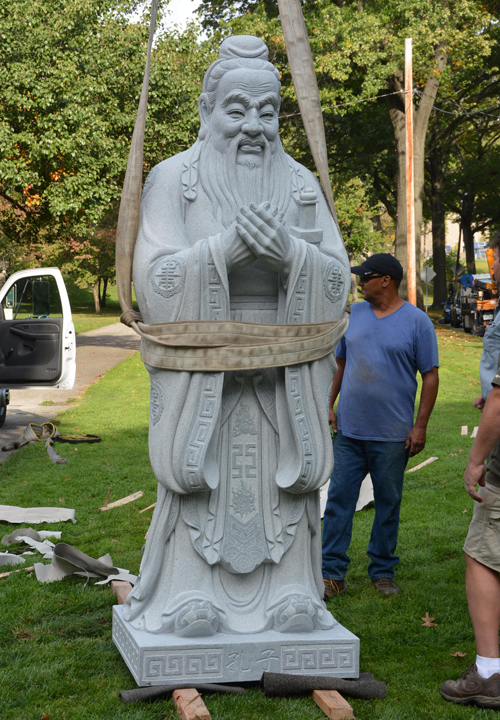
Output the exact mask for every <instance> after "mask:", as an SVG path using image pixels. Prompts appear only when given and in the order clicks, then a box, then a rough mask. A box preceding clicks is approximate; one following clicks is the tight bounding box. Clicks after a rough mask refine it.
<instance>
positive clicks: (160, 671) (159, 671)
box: [143, 648, 223, 680]
mask: <svg viewBox="0 0 500 720" xmlns="http://www.w3.org/2000/svg"><path fill="white" fill-rule="evenodd" d="M222 659H223V651H222V648H211V649H210V650H195V651H193V650H186V651H184V652H183V651H180V650H173V651H172V652H156V651H149V652H148V651H145V652H144V655H143V662H144V677H143V679H144V680H157V679H158V678H165V680H167V679H168V678H172V677H190V676H191V677H193V676H197V677H199V676H204V677H210V678H213V679H214V680H215V679H216V678H221V677H222Z"/></svg>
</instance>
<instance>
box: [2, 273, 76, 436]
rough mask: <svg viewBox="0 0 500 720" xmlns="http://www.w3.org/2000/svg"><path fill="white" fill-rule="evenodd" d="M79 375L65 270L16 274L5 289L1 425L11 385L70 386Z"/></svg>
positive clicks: (3, 296) (34, 386)
mask: <svg viewBox="0 0 500 720" xmlns="http://www.w3.org/2000/svg"><path fill="white" fill-rule="evenodd" d="M75 374H76V342H75V327H74V325H73V320H72V317H71V307H70V304H69V298H68V293H67V291H66V286H65V285H64V280H63V277H62V275H61V272H60V270H59V269H58V268H33V269H30V270H22V271H20V272H16V273H14V274H13V275H11V276H10V277H9V278H8V279H7V280H6V282H5V284H4V285H3V287H2V288H1V289H0V426H2V425H3V424H4V422H5V418H6V414H7V405H8V403H9V390H8V388H11V389H12V388H40V387H53V388H54V389H56V388H60V389H65V390H70V389H71V388H72V387H73V385H74V382H75Z"/></svg>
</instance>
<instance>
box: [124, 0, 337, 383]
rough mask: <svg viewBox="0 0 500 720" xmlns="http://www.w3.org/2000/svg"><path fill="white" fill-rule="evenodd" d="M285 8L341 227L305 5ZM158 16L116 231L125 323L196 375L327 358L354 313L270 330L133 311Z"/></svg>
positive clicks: (305, 114) (293, 59) (163, 358)
mask: <svg viewBox="0 0 500 720" xmlns="http://www.w3.org/2000/svg"><path fill="white" fill-rule="evenodd" d="M278 5H279V10H280V16H281V21H282V27H283V35H284V38H285V44H286V47H287V52H288V59H289V62H290V69H291V72H292V79H293V82H294V86H295V90H296V93H297V98H298V102H299V108H300V111H301V114H302V118H303V122H304V127H305V130H306V134H307V138H308V141H309V144H310V146H311V152H312V155H313V158H314V161H315V163H316V167H317V169H318V174H319V177H320V180H321V183H322V185H323V189H324V192H325V197H326V200H327V203H328V206H329V208H330V210H331V212H332V215H333V218H334V220H335V223H336V225H337V228H338V221H337V215H336V212H335V204H334V200H333V195H332V190H331V186H330V179H329V174H328V157H327V150H326V139H325V131H324V125H323V117H322V114H321V104H320V99H319V91H318V86H317V82H316V74H315V71H314V63H313V59H312V54H311V48H310V45H309V39H308V36H307V29H306V26H305V21H304V17H303V15H302V8H301V6H300V0H278ZM157 11H158V0H152V7H151V20H150V26H149V41H148V51H147V57H146V67H145V70H144V80H143V83H142V91H141V97H140V100H139V108H138V111H137V118H136V122H135V127H134V134H133V136H132V143H131V146H130V153H129V157H128V162H127V170H126V173H125V181H124V184H123V192H122V197H121V202H120V211H119V214H118V225H117V229H116V284H117V290H118V298H119V300H120V305H121V308H122V316H121V318H120V319H121V322H123V323H124V324H125V325H128V326H129V327H132V328H133V329H134V330H135V332H137V334H138V335H140V336H141V346H142V358H143V360H144V362H146V363H147V364H148V365H151V366H153V367H159V368H163V369H169V370H179V371H183V370H187V371H191V372H208V371H227V370H240V369H247V370H249V369H258V368H263V367H283V366H288V365H296V364H301V363H304V362H312V361H313V360H318V359H320V358H322V357H325V356H326V355H328V354H330V353H331V352H332V351H333V349H334V347H335V344H336V343H337V342H338V340H339V339H340V337H341V336H342V334H343V333H344V332H345V330H346V328H347V322H348V314H347V313H345V314H344V316H343V318H342V319H341V320H339V321H337V322H331V323H309V324H307V325H303V326H298V325H272V326H266V325H262V324H259V323H238V322H233V321H231V320H226V321H223V322H217V323H214V322H201V321H197V322H173V323H155V324H149V325H148V324H145V323H143V322H141V317H140V315H139V314H138V313H137V312H136V311H135V310H134V309H133V306H132V265H133V260H134V249H135V242H136V238H137V233H138V229H139V218H140V211H141V194H142V173H143V154H144V131H145V126H146V112H147V102H148V89H149V72H150V65H151V49H152V45H153V37H154V32H155V27H156V15H157ZM339 232H340V231H339ZM222 325H224V331H223V328H222ZM212 326H213V327H212ZM300 328H302V330H300ZM304 328H305V329H306V331H304Z"/></svg>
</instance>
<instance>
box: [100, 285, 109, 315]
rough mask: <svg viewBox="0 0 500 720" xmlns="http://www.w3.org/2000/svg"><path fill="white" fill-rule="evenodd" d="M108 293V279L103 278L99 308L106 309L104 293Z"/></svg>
mask: <svg viewBox="0 0 500 720" xmlns="http://www.w3.org/2000/svg"><path fill="white" fill-rule="evenodd" d="M107 291H108V278H104V279H103V281H102V293H101V308H105V307H106V293H107Z"/></svg>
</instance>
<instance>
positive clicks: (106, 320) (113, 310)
mask: <svg viewBox="0 0 500 720" xmlns="http://www.w3.org/2000/svg"><path fill="white" fill-rule="evenodd" d="M64 282H65V284H66V289H67V291H68V297H69V302H70V305H71V313H72V315H73V322H74V324H75V331H76V333H77V334H78V333H82V332H87V330H95V329H96V328H100V327H104V326H105V325H111V323H116V322H119V320H120V315H121V313H122V311H121V308H120V303H119V301H118V292H117V289H116V285H108V290H107V293H106V296H107V297H106V307H104V308H101V314H100V315H96V314H95V306H94V297H93V295H92V288H86V289H84V290H82V288H79V287H78V286H77V285H75V283H74V282H73V280H72V278H71V277H69V276H65V278H64ZM132 297H133V299H134V301H135V295H134V294H132Z"/></svg>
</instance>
